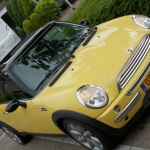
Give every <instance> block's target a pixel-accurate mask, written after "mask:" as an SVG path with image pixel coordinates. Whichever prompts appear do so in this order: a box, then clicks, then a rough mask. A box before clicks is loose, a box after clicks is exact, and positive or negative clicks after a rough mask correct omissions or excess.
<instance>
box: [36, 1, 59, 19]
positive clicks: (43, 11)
mask: <svg viewBox="0 0 150 150" xmlns="http://www.w3.org/2000/svg"><path fill="white" fill-rule="evenodd" d="M34 12H35V13H38V14H40V15H41V16H42V18H43V19H44V20H45V22H48V21H52V20H56V19H57V18H58V16H59V15H60V13H61V9H60V7H59V5H58V3H57V2H55V1H54V0H41V1H40V3H38V5H36V8H35V10H34Z"/></svg>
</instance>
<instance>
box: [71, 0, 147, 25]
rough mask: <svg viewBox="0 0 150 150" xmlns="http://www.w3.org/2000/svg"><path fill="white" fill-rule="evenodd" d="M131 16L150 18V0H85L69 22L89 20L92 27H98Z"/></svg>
mask: <svg viewBox="0 0 150 150" xmlns="http://www.w3.org/2000/svg"><path fill="white" fill-rule="evenodd" d="M129 14H142V15H146V16H150V0H131V1H129V0H84V1H83V3H82V4H81V6H80V7H79V8H78V9H77V10H76V12H75V13H74V14H73V15H72V16H71V17H70V19H69V20H68V21H70V22H76V23H80V22H81V20H87V21H89V22H90V24H91V25H98V24H100V23H102V22H106V21H108V20H111V19H114V18H117V17H120V16H124V15H129Z"/></svg>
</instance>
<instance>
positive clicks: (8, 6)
mask: <svg viewBox="0 0 150 150" xmlns="http://www.w3.org/2000/svg"><path fill="white" fill-rule="evenodd" d="M11 7H12V5H11V3H10V2H7V3H6V10H7V13H8V15H9V16H10V17H11V19H12V20H13V21H14V23H15V24H16V25H17V26H20V24H19V23H18V21H17V19H16V17H15V15H14V13H13V11H12V9H11Z"/></svg>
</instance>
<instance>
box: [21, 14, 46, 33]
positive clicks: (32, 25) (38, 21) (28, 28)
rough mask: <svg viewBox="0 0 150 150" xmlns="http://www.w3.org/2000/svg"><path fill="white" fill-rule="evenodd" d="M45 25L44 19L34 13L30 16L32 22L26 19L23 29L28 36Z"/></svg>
mask: <svg viewBox="0 0 150 150" xmlns="http://www.w3.org/2000/svg"><path fill="white" fill-rule="evenodd" d="M43 24H44V20H43V19H42V17H41V16H40V15H39V14H37V13H33V14H32V15H31V16H30V20H28V19H26V20H24V21H23V29H24V31H25V32H26V33H27V34H30V33H31V32H32V31H34V30H36V29H38V28H39V27H41V26H42V25H43Z"/></svg>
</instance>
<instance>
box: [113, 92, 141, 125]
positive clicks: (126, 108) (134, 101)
mask: <svg viewBox="0 0 150 150" xmlns="http://www.w3.org/2000/svg"><path fill="white" fill-rule="evenodd" d="M140 97H141V94H140V93H137V94H136V95H135V96H134V97H133V99H132V100H131V101H130V103H129V104H128V105H127V106H126V107H125V108H124V109H123V111H122V112H121V113H120V114H119V115H118V116H117V117H116V118H115V120H114V122H115V123H118V122H120V121H121V120H122V119H123V118H124V117H125V116H126V115H127V114H128V113H129V112H130V110H131V109H132V108H133V107H134V106H135V104H136V103H137V102H138V100H139V99H140Z"/></svg>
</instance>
